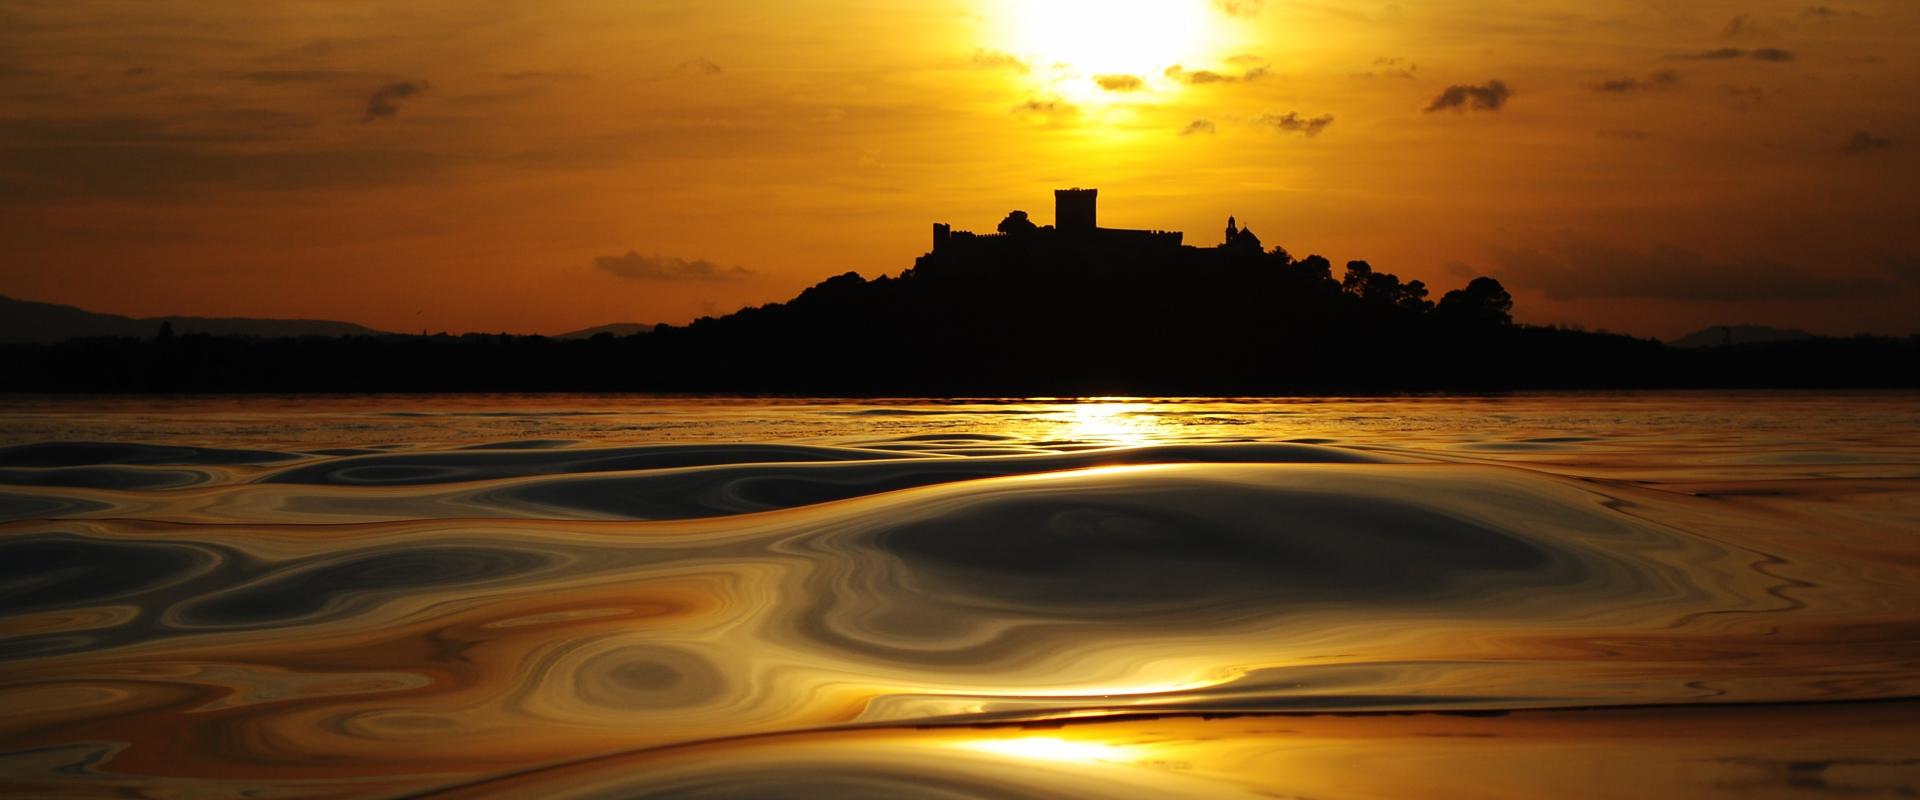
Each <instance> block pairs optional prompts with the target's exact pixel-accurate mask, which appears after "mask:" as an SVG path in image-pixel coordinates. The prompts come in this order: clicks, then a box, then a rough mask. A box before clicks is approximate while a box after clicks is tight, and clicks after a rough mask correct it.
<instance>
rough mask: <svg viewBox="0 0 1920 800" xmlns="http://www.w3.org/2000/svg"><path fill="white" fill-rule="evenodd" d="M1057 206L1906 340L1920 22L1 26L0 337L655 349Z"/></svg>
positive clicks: (9, 21) (204, 20)
mask: <svg viewBox="0 0 1920 800" xmlns="http://www.w3.org/2000/svg"><path fill="white" fill-rule="evenodd" d="M1066 186H1095V187H1099V188H1100V190H1101V221H1102V223H1103V224H1105V225H1109V226H1115V227H1150V228H1165V229H1174V230H1184V231H1186V232H1187V241H1188V242H1189V243H1191V244H1202V245H1211V244H1214V243H1217V242H1218V241H1219V240H1220V237H1221V229H1222V228H1223V227H1224V225H1225V222H1226V219H1227V216H1228V215H1230V214H1231V215H1234V216H1236V217H1238V218H1239V220H1240V221H1241V222H1243V223H1245V224H1248V225H1250V226H1251V227H1252V228H1253V230H1255V231H1256V232H1257V233H1258V234H1259V235H1260V236H1261V238H1263V239H1264V240H1265V241H1266V243H1267V244H1268V245H1275V244H1278V245H1282V246H1284V247H1286V248H1287V249H1288V250H1289V251H1291V252H1292V253H1294V254H1295V255H1296V256H1304V255H1307V254H1309V253H1319V254H1323V255H1325V256H1327V257H1328V258H1330V259H1332V260H1333V261H1334V262H1335V264H1336V265H1337V264H1343V263H1344V262H1345V261H1347V260H1349V259H1367V260H1368V261H1370V262H1371V263H1372V264H1373V265H1374V267H1375V268H1376V269H1379V270H1385V271H1390V272H1395V273H1398V274H1399V275H1400V276H1401V277H1402V278H1419V279H1422V280H1425V281H1427V282H1428V283H1429V284H1430V285H1433V286H1435V287H1436V288H1437V289H1440V290H1444V289H1448V288H1454V287H1457V286H1459V285H1461V284H1463V283H1465V282H1466V280H1467V279H1469V278H1470V277H1472V276H1474V275H1481V274H1486V275H1492V276H1495V277H1497V278H1499V279H1501V280H1502V281H1503V282H1504V283H1505V284H1506V285H1507V286H1508V288H1509V289H1511V290H1512V291H1513V293H1514V295H1515V297H1516V301H1517V311H1518V314H1517V316H1518V317H1519V319H1520V320H1521V321H1525V322H1535V323H1579V324H1583V325H1585V326H1586V327H1588V328H1608V329H1612V330H1620V331H1626V332H1630V333H1635V334H1639V335H1645V336H1662V337H1667V336H1673V335H1677V334H1681V333H1685V332H1687V331H1689V330H1693V329H1696V328H1699V327H1703V326H1705V325H1709V324H1722V323H1748V322H1751V323H1760V324H1772V325H1782V326H1797V327H1803V328H1806V329H1808V330H1812V331H1815V332H1820V333H1832V334H1849V333H1855V332H1875V333H1900V334H1905V333H1911V332H1915V331H1920V311H1916V309H1917V308H1920V200H1917V199H1916V193H1917V192H1920V3H1915V2H1912V1H1911V0H1832V2H1831V3H1825V2H1824V0H1814V1H1813V2H1812V3H1809V2H1807V0H1801V1H1800V2H1762V1H1760V0H1746V1H1743V2H1718V1H1717V0H1705V1H1703V2H1685V3H1676V2H1654V1H1653V0H1645V1H1643V2H1625V1H1624V0H1612V1H1609V0H1578V1H1575V0H1539V1H1537V2H1519V1H1518V0H1514V1H1512V2H1497V1H1495V0H1424V1H1423V0H1401V2H1397V3H1392V2H1383V3H1344V2H1333V1H1332V0H1323V1H1321V2H1283V1H1282V0H1264V2H1262V0H1157V1H1147V0H1027V1H1025V2H1022V1H1020V0H916V2H899V1H898V0H545V1H544V2H537V3H536V2H500V1H499V0H410V1H409V2H355V1H353V0H275V1H274V2H259V1H258V0H195V1H194V2H178V1H176V0H112V1H108V0H57V1H56V0H0V294H5V295H8V296H12V297H17V298H22V299H30V300H41V301H48V302H59V303H68V304H73V305H78V306H81V307H84V308H87V309H89V310H95V311H103V312H113V313H122V314H131V315H156V314H195V315H208V316H238V315H246V316H284V317H317V318H328V319H340V320H347V321H352V322H358V323H362V324H365V325H369V326H373V327H377V328H382V329H386V330H396V331H415V332H417V331H419V330H422V329H427V330H433V331H440V330H447V331H455V332H459V331H475V330H478V331H512V332H524V333H558V332H562V331H566V330H570V329H575V328H582V327H587V326H591V325H598V324H603V323H610V322H626V321H637V322H656V321H663V322H685V321H687V320H689V319H691V318H693V317H696V316H699V315H702V314H719V313H725V312H729V311H732V310H734V309H736V308H738V307H740V306H741V305H744V304H758V303H764V302H771V301H776V300H782V299H785V298H787V297H790V296H792V295H793V294H794V293H796V292H797V291H798V290H799V289H801V288H804V287H805V286H808V285H811V284H813V283H815V282H817V281H819V280H820V279H822V278H824V277H826V276H828V275H831V274H836V273H840V272H845V271H847V270H855V271H858V272H860V273H862V274H864V275H867V276H868V277H874V276H878V275H880V274H885V273H897V272H899V271H900V270H902V269H905V268H907V267H910V266H911V265H912V263H913V259H914V257H915V256H917V255H919V254H921V253H923V252H924V251H926V250H927V248H928V246H929V236H930V232H929V227H930V223H932V222H935V221H946V222H951V223H953V224H954V225H955V226H956V227H959V228H967V229H975V230H983V231H985V230H991V229H992V228H993V226H994V225H995V223H996V222H998V221H999V219H1000V218H1001V217H1002V216H1004V215H1005V214H1006V212H1007V211H1008V210H1010V209H1014V208H1021V209H1026V210H1028V211H1030V212H1032V214H1033V216H1034V218H1035V219H1036V221H1039V222H1041V223H1043V224H1046V223H1051V222H1052V217H1053V208H1052V194H1051V190H1053V189H1054V188H1058V187H1066ZM1436 294H1437V293H1436Z"/></svg>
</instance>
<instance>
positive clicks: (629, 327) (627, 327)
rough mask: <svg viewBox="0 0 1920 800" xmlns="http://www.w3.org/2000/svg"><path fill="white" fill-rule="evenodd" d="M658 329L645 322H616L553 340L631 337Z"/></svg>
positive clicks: (566, 334)
mask: <svg viewBox="0 0 1920 800" xmlns="http://www.w3.org/2000/svg"><path fill="white" fill-rule="evenodd" d="M658 327H660V326H659V325H654V324H652V323H646V322H616V323H613V324H612V325H595V326H593V327H591V328H581V329H580V330H577V331H568V332H566V333H563V334H560V335H559V336H555V337H553V338H555V339H591V338H593V337H595V336H599V335H600V334H603V333H610V334H613V335H614V336H632V335H634V334H636V333H652V332H653V329H655V328H658Z"/></svg>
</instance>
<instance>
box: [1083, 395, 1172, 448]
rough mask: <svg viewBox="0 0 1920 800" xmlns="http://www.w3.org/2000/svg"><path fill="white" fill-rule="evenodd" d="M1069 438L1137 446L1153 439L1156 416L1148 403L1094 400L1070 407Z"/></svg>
mask: <svg viewBox="0 0 1920 800" xmlns="http://www.w3.org/2000/svg"><path fill="white" fill-rule="evenodd" d="M1070 410H1071V413H1070V414H1068V415H1067V417H1066V420H1067V424H1068V428H1067V431H1066V434H1067V438H1070V439H1075V440H1082V441H1095V442H1100V443H1103V444H1107V443H1110V444H1116V445H1120V446H1123V447H1138V446H1140V445H1145V444H1151V443H1152V442H1153V440H1154V428H1155V427H1156V424H1157V423H1156V418H1155V417H1154V416H1151V415H1148V414H1145V413H1143V412H1147V411H1151V410H1152V407H1151V406H1150V405H1148V404H1146V403H1116V402H1107V401H1095V402H1088V403H1079V404H1075V405H1073V406H1071V407H1070Z"/></svg>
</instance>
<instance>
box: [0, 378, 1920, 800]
mask: <svg viewBox="0 0 1920 800" xmlns="http://www.w3.org/2000/svg"><path fill="white" fill-rule="evenodd" d="M1916 536H1920V395H1916V394H1913V393H1853V394H1841V393H1824V394H1822V393H1805V394H1776V393H1736V394H1689V393H1641V394H1633V393H1629V394H1577V395H1569V394H1562V395H1519V396H1503V397H1417V398H1384V399H1383V398H1358V399H1329V398H1316V399H1305V400H1289V399H1275V400H1249V399H1240V400H1220V399H1190V400H1153V401H1147V400H1126V399H1112V400H1100V401H1049V400H1021V401H986V400H980V401H950V402H941V403H929V402H926V401H898V402H893V401H886V400H860V401H834V400H766V399H741V398H650V397H632V396H594V395H570V396H559V395H544V396H543V395H531V396H527V395H465V396H444V397H404V396H366V397H338V398H327V399H319V400H316V399H306V398H276V397H248V398H218V397H214V398H194V399H168V398H151V397H150V398H102V397H57V398H56V397H41V398H29V397H15V398H8V399H6V400H5V401H4V404H0V709H3V710H4V713H3V714H0V793H4V794H7V795H11V796H23V797H65V796H73V797H420V796H425V797H583V798H584V797H634V796H667V797H847V796H934V797H1025V796H1032V797H1063V796H1064V797H1115V796H1141V797H1166V796H1190V797H1191V796H1208V797H1212V796H1224V797H1234V796H1248V797H1275V796H1279V797H1316V798H1318V797H1363V798H1367V797H1380V798H1386V797H1539V796H1577V797H1620V798H1627V797H1711V796H1723V797H1912V796H1914V795H1915V794H1916V793H1920V542H1917V541H1916Z"/></svg>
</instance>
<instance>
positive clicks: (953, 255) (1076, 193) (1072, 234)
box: [922, 188, 1261, 262]
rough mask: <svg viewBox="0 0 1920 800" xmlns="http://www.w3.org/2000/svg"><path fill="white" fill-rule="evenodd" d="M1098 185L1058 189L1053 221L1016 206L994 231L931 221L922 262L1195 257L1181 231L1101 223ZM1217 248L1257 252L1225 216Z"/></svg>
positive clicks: (1249, 234) (1256, 244)
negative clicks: (1043, 256) (1046, 255)
mask: <svg viewBox="0 0 1920 800" xmlns="http://www.w3.org/2000/svg"><path fill="white" fill-rule="evenodd" d="M1099 200H1100V190H1098V189H1080V188H1073V189H1059V190H1056V191H1054V193H1053V218H1054V224H1053V225H1048V226H1044V227H1043V226H1040V225H1036V224H1034V222H1033V221H1032V220H1030V219H1028V218H1027V213H1026V212H1024V211H1015V212H1012V213H1010V214H1008V215H1007V218H1006V219H1005V220H1002V221H1001V223H1000V226H999V231H998V232H997V233H974V232H972V231H956V230H954V229H953V226H951V225H948V224H947V223H944V222H936V223H934V224H933V252H931V253H929V254H927V256H925V257H923V259H922V260H923V261H933V262H943V261H961V262H969V261H978V260H983V259H986V260H997V259H1002V258H1005V257H1008V256H1013V255H1017V254H1023V253H1032V252H1035V251H1046V252H1051V253H1055V254H1059V255H1064V256H1091V257H1097V258H1101V259H1106V260H1113V261H1116V262H1135V261H1141V260H1156V259H1165V258H1177V257H1182V256H1185V257H1194V256H1197V255H1199V254H1200V253H1201V252H1202V250H1201V248H1197V247H1191V246H1188V245H1186V244H1184V243H1183V242H1184V240H1185V238H1186V234H1184V233H1181V232H1180V231H1159V230H1129V229H1124V228H1102V227H1100V208H1099ZM1215 249H1218V250H1243V251H1244V250H1251V251H1253V252H1255V253H1258V252H1259V251H1260V249H1261V248H1260V239H1259V237H1257V236H1254V235H1253V231H1251V230H1247V229H1243V228H1241V227H1239V225H1238V222H1237V221H1236V220H1234V219H1233V218H1231V217H1229V218H1228V219H1227V232H1226V239H1225V241H1224V242H1222V244H1220V245H1219V247H1218V248H1215Z"/></svg>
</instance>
